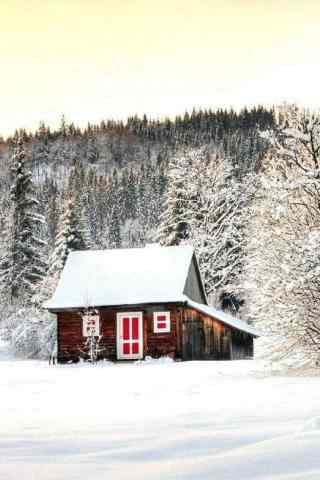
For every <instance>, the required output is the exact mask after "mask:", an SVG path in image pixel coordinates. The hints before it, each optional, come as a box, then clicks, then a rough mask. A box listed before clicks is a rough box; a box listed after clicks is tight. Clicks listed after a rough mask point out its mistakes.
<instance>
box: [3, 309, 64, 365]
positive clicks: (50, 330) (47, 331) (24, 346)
mask: <svg viewBox="0 0 320 480" xmlns="http://www.w3.org/2000/svg"><path fill="white" fill-rule="evenodd" d="M7 313H9V314H8V315H7V317H6V318H5V319H4V320H3V321H2V322H1V327H2V329H1V330H2V332H3V334H2V336H3V337H5V338H6V339H7V340H9V341H10V343H11V347H12V350H13V352H14V354H15V355H16V356H17V357H21V358H41V359H44V358H48V357H49V356H50V355H51V354H55V349H56V334H57V328H56V320H55V319H53V318H52V315H50V314H49V313H48V312H44V311H41V310H38V309H36V308H32V307H29V308H27V307H24V308H14V307H11V311H9V312H7Z"/></svg>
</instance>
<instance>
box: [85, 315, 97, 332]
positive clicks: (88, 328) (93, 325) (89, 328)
mask: <svg viewBox="0 0 320 480" xmlns="http://www.w3.org/2000/svg"><path fill="white" fill-rule="evenodd" d="M99 323H100V322H99V315H84V316H83V317H82V335H83V336H84V337H91V336H93V337H98V336H99V335H100V325H99Z"/></svg>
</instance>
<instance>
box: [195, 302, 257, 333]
mask: <svg viewBox="0 0 320 480" xmlns="http://www.w3.org/2000/svg"><path fill="white" fill-rule="evenodd" d="M186 302H187V304H188V306H189V307H191V308H194V309H196V310H198V311H199V312H202V313H204V314H205V315H209V317H213V318H216V319H217V320H220V321H221V322H222V323H224V324H226V325H229V326H230V327H233V328H236V329H237V330H241V331H242V332H246V333H249V334H250V335H254V336H255V337H261V332H259V331H258V330H257V329H255V328H254V327H252V326H251V325H249V324H248V323H247V322H244V321H243V320H240V319H239V318H235V317H232V316H231V315H229V314H228V313H225V312H223V311H222V310H218V309H216V308H214V307H211V306H210V305H203V304H201V303H197V302H194V301H193V300H190V299H189V298H188V297H186Z"/></svg>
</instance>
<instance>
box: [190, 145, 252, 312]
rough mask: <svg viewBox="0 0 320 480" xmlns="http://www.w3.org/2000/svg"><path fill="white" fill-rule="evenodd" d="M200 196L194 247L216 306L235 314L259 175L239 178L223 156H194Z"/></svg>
mask: <svg viewBox="0 0 320 480" xmlns="http://www.w3.org/2000/svg"><path fill="white" fill-rule="evenodd" d="M194 170H195V172H197V177H194V178H196V180H195V185H194V186H193V188H194V187H195V188H196V192H197V193H196V197H195V199H194V200H193V202H192V204H191V208H192V210H193V212H192V214H191V215H190V224H189V225H190V226H189V229H190V241H191V243H192V244H193V245H194V247H195V249H196V252H197V255H198V259H199V265H200V270H201V273H202V277H203V279H204V283H205V288H206V292H207V294H208V296H209V299H210V301H211V302H212V303H214V304H215V305H216V306H218V307H222V308H224V309H229V310H231V311H232V312H233V313H236V312H237V311H238V310H239V308H240V306H241V304H242V301H243V298H242V295H241V286H240V281H239V279H240V275H241V272H242V269H243V263H244V255H245V253H244V246H245V229H244V226H245V224H246V222H247V216H248V209H249V206H250V203H251V199H252V196H253V192H254V190H255V176H254V175H252V174H250V175H249V174H248V175H246V176H244V177H241V179H240V180H239V179H238V178H237V177H235V172H234V168H233V166H232V165H231V163H230V162H229V161H228V160H227V159H224V158H221V157H219V156H216V155H212V156H211V157H210V158H209V159H207V161H205V158H201V155H198V156H196V157H195V162H194Z"/></svg>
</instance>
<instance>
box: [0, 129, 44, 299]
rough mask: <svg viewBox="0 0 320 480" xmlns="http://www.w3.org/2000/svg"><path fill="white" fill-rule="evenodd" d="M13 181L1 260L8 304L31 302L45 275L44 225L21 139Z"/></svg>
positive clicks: (15, 153) (15, 149)
mask: <svg viewBox="0 0 320 480" xmlns="http://www.w3.org/2000/svg"><path fill="white" fill-rule="evenodd" d="M11 178H12V183H11V190H10V213H9V216H8V221H7V228H6V233H5V239H6V240H5V242H6V246H5V251H3V252H2V257H1V260H0V286H1V289H2V290H3V291H4V292H5V294H6V296H7V298H8V300H9V302H13V301H17V300H21V301H22V300H23V299H24V300H25V301H29V300H30V299H31V298H32V296H33V295H34V293H35V291H36V288H37V286H38V285H39V284H40V283H41V282H42V281H43V278H44V277H45V274H46V269H47V264H46V261H45V253H46V243H45V241H44V240H43V239H42V236H43V230H44V223H45V222H44V218H43V216H42V215H41V214H40V212H39V202H38V200H37V199H36V198H35V192H34V185H33V182H32V177H31V172H30V171H29V170H28V169H27V166H26V154H25V150H24V145H23V141H22V139H21V137H18V138H17V139H16V141H15V144H14V147H13V154H12V158H11Z"/></svg>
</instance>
